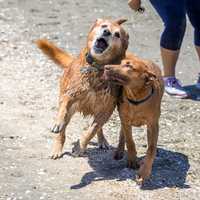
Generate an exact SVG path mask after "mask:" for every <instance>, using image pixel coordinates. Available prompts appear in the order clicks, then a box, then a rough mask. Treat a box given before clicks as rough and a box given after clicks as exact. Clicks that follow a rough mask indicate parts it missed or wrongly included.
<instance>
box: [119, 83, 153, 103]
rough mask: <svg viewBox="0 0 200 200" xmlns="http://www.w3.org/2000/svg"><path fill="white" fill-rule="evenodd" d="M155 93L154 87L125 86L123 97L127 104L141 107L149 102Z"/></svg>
mask: <svg viewBox="0 0 200 200" xmlns="http://www.w3.org/2000/svg"><path fill="white" fill-rule="evenodd" d="M153 93H154V88H153V86H151V85H150V86H146V87H145V86H144V87H134V88H133V87H130V86H128V85H127V86H124V90H123V97H124V98H125V99H124V100H126V102H128V103H130V104H134V105H139V104H141V103H144V102H145V101H147V100H148V99H149V98H150V97H151V96H152V95H153Z"/></svg>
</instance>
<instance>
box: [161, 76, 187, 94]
mask: <svg viewBox="0 0 200 200" xmlns="http://www.w3.org/2000/svg"><path fill="white" fill-rule="evenodd" d="M163 80H164V84H165V92H166V93H167V94H169V95H171V96H175V97H179V98H186V97H188V94H187V92H186V90H185V89H184V88H183V87H182V85H181V83H180V81H179V80H178V79H176V77H174V76H171V77H164V78H163Z"/></svg>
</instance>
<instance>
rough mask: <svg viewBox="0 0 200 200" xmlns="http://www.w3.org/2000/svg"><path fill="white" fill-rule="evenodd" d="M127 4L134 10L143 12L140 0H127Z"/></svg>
mask: <svg viewBox="0 0 200 200" xmlns="http://www.w3.org/2000/svg"><path fill="white" fill-rule="evenodd" d="M128 5H129V7H130V8H131V9H133V10H135V11H136V12H140V13H143V12H144V11H145V9H144V8H143V7H141V0H129V1H128Z"/></svg>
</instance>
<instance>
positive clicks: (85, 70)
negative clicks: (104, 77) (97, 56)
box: [80, 52, 104, 74]
mask: <svg viewBox="0 0 200 200" xmlns="http://www.w3.org/2000/svg"><path fill="white" fill-rule="evenodd" d="M85 58H86V61H87V63H88V64H89V65H90V66H86V67H81V69H80V71H81V73H82V74H87V73H90V72H99V71H101V70H102V69H103V66H104V65H99V64H97V63H96V62H95V60H94V58H93V57H92V55H91V54H90V52H87V53H86V54H85Z"/></svg>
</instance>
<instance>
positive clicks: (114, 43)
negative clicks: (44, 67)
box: [37, 19, 129, 159]
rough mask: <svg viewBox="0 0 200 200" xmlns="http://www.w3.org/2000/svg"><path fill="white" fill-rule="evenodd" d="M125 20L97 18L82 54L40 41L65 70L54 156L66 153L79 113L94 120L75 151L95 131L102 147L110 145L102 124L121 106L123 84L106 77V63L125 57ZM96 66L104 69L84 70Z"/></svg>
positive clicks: (82, 147) (79, 152)
mask: <svg viewBox="0 0 200 200" xmlns="http://www.w3.org/2000/svg"><path fill="white" fill-rule="evenodd" d="M125 21H126V20H125V19H119V20H115V21H112V20H107V19H98V20H96V22H95V24H94V25H93V27H92V28H91V30H90V32H89V34H88V37H87V44H86V47H85V48H84V49H83V50H82V51H81V53H80V55H79V56H78V57H73V56H71V55H69V54H68V53H66V52H65V51H63V50H61V49H59V48H58V47H56V46H55V45H54V44H52V43H51V42H49V41H47V40H45V39H42V40H38V41H37V45H38V47H39V48H40V49H41V50H42V51H43V52H44V53H45V54H46V55H47V56H48V57H50V58H51V59H52V60H53V61H54V62H55V63H57V64H58V65H60V66H61V67H62V68H63V69H64V73H63V76H62V77H61V79H60V95H59V109H58V113H57V117H56V122H55V124H54V126H53V129H52V132H54V133H55V136H54V144H53V152H52V156H51V157H52V159H57V158H59V157H60V156H61V155H62V149H63V145H64V142H65V129H66V126H67V124H68V123H69V121H70V119H71V117H72V116H73V114H74V113H75V112H80V113H82V114H83V115H84V116H88V115H90V116H92V117H94V120H93V122H92V124H91V125H90V126H89V128H88V129H87V131H85V132H84V133H83V134H82V136H81V138H80V140H79V144H78V145H76V146H77V148H76V149H74V154H75V155H77V156H80V155H82V154H83V153H84V151H85V149H86V146H87V144H88V142H89V141H90V140H91V138H92V137H93V136H94V135H95V134H97V136H98V142H99V146H100V147H104V148H107V147H108V143H107V141H106V139H105V137H104V135H103V131H102V127H103V125H104V124H105V123H106V122H107V121H108V119H109V117H110V116H111V114H112V113H113V111H114V109H115V107H116V105H117V100H118V98H117V97H118V91H119V86H117V85H115V84H112V83H110V82H109V81H106V80H104V79H103V67H104V65H106V64H120V63H121V60H122V59H124V58H125V54H126V50H127V47H128V38H129V36H128V34H127V33H126V31H125V30H124V29H123V28H122V27H121V24H122V23H124V22H125ZM86 55H90V58H92V61H90V62H89V61H88V59H87V56H86ZM90 60H91V59H90ZM93 61H94V63H95V65H94V66H93ZM96 65H98V66H101V70H99V69H98V70H86V71H85V73H82V68H83V67H84V68H85V69H89V67H93V68H95V66H96Z"/></svg>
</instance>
